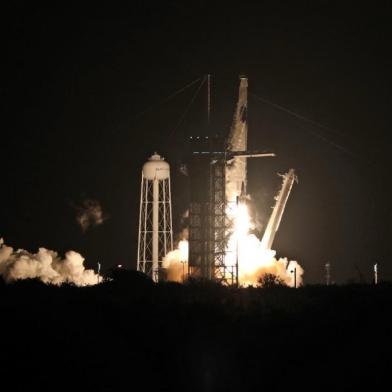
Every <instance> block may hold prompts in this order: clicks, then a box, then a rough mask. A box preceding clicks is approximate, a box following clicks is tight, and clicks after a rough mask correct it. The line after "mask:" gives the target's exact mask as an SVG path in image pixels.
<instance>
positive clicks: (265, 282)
mask: <svg viewBox="0 0 392 392" xmlns="http://www.w3.org/2000/svg"><path fill="white" fill-rule="evenodd" d="M257 283H258V286H259V287H264V288H271V287H277V286H280V287H282V286H287V285H286V283H285V282H284V280H283V279H282V278H281V277H279V276H277V275H274V274H270V273H265V274H263V275H261V276H260V278H259V279H258V281H257Z"/></svg>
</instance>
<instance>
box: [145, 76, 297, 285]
mask: <svg viewBox="0 0 392 392" xmlns="http://www.w3.org/2000/svg"><path fill="white" fill-rule="evenodd" d="M207 81H208V118H209V117H210V113H209V111H210V77H209V75H208V76H207ZM247 88H248V79H247V78H246V77H244V76H241V77H240V86H239V96H238V102H237V105H236V109H235V112H234V117H233V123H232V127H231V130H230V133H229V136H228V138H224V137H222V136H217V135H213V136H192V137H190V152H189V155H188V162H187V166H188V174H189V183H190V205H189V238H188V242H189V253H188V276H189V277H195V278H199V279H205V280H214V281H218V282H222V283H224V284H227V285H237V286H238V285H239V268H240V266H239V263H238V244H237V249H229V246H228V245H229V239H230V237H231V235H232V234H233V230H234V224H235V222H234V217H233V216H232V214H230V210H231V209H232V210H235V208H236V207H237V208H238V205H239V204H240V203H246V200H247V191H246V186H247V159H249V158H263V157H274V156H275V154H274V153H271V152H264V151H250V150H248V145H247V144H248V143H247V139H248V127H247V108H248V98H247ZM282 177H283V183H282V187H281V190H280V191H279V193H278V195H277V196H276V197H275V200H276V204H275V207H274V209H273V212H272V214H271V217H270V220H269V222H268V225H267V226H266V229H265V232H264V236H263V239H262V245H263V246H264V247H265V248H266V249H271V246H272V243H273V240H274V237H275V233H276V231H277V230H278V228H279V224H280V221H281V219H282V215H283V212H284V209H285V205H286V202H287V199H288V197H289V194H290V191H291V188H292V186H293V183H294V181H295V180H296V175H295V173H294V170H293V169H290V170H289V172H288V173H286V174H284V175H283V176H282ZM171 250H173V230H172V213H171V195H170V170H169V165H168V164H167V162H165V161H164V160H163V158H161V157H160V156H159V155H157V154H156V153H155V154H154V155H153V156H152V157H151V158H150V159H149V161H148V162H146V163H145V165H144V166H143V170H142V183H141V199H140V216H139V239H138V259H137V269H138V271H142V272H144V273H146V274H148V275H149V276H151V277H152V278H153V280H154V281H158V280H159V279H160V278H159V276H160V273H159V272H160V270H161V269H162V268H161V267H162V264H163V258H164V257H165V255H166V254H167V253H168V252H169V251H171ZM229 254H230V255H229ZM229 256H230V257H229ZM233 256H234V257H233Z"/></svg>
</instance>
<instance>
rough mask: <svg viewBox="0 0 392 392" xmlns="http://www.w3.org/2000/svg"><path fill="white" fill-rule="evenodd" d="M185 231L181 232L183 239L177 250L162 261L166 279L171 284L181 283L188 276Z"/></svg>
mask: <svg viewBox="0 0 392 392" xmlns="http://www.w3.org/2000/svg"><path fill="white" fill-rule="evenodd" d="M187 233H188V232H187V231H185V230H184V231H183V234H186V237H183V239H181V240H180V241H179V242H178V244H177V248H176V249H174V250H172V251H171V252H169V253H168V254H167V255H166V256H165V258H164V259H163V268H165V269H166V272H167V279H168V280H170V281H172V282H183V281H184V280H185V279H186V277H187V274H188V271H187V270H188V236H187Z"/></svg>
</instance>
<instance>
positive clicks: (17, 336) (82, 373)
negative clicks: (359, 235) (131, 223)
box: [0, 271, 392, 391]
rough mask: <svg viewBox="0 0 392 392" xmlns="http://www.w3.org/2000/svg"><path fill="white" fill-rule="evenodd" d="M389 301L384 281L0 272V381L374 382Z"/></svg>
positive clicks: (316, 386)
mask: <svg viewBox="0 0 392 392" xmlns="http://www.w3.org/2000/svg"><path fill="white" fill-rule="evenodd" d="M391 305H392V285H391V284H386V283H384V284H379V285H378V286H371V285H349V286H330V287H326V286H305V287H302V288H299V289H291V288H287V287H272V288H246V289H235V288H229V287H223V286H220V285H216V284H213V283H208V282H207V283H206V282H204V283H203V282H189V283H187V284H185V285H180V284H175V283H160V284H157V285H155V284H153V283H152V282H151V281H149V280H148V279H146V278H145V277H144V276H142V275H139V274H138V273H134V272H128V271H123V272H122V273H117V275H116V276H114V279H113V280H112V281H108V282H105V283H103V284H101V285H99V286H95V287H87V288H78V287H74V286H69V285H63V286H61V287H55V286H48V285H45V284H43V283H41V282H38V281H35V280H26V281H19V282H16V283H13V284H9V285H6V284H4V282H2V281H0V312H1V329H0V330H1V332H2V333H1V337H2V344H1V362H2V363H1V369H2V383H3V385H11V386H12V388H11V389H8V390H36V389H37V388H39V390H47V389H50V390H60V389H65V390H79V389H82V388H83V389H85V390H89V391H122V390H124V391H125V390H127V391H132V390H135V391H140V390H155V391H163V390H167V391H218V390H226V391H232V390H233V391H234V390H235V391H248V390H260V391H262V390H264V391H273V390H277V391H280V390H288V389H292V390H298V389H299V390H301V389H302V390H303V389H306V390H307V389H312V390H316V391H319V390H329V391H335V390H351V389H361V388H362V387H363V385H364V384H365V383H366V382H370V383H371V384H372V386H373V387H372V388H373V390H379V389H381V386H382V383H383V382H386V381H389V380H388V377H389V370H391V348H392V333H391V327H390V322H389V316H390V313H391V309H392V306H391ZM11 374H13V375H12V376H11ZM15 374H16V376H15ZM86 388H88V389H86ZM4 390H5V389H4Z"/></svg>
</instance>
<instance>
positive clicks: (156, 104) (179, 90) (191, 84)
mask: <svg viewBox="0 0 392 392" xmlns="http://www.w3.org/2000/svg"><path fill="white" fill-rule="evenodd" d="M202 79H203V81H204V78H203V77H202V76H200V77H199V78H197V79H195V80H193V81H192V82H190V83H188V84H187V85H185V86H184V87H181V88H180V89H178V90H176V91H174V92H173V93H172V94H170V95H168V96H167V97H166V98H163V99H162V100H161V101H158V102H156V103H154V104H152V105H151V106H149V107H147V108H146V109H144V110H142V111H141V112H139V113H138V114H136V115H135V116H134V117H133V120H137V119H138V118H140V117H143V116H144V115H145V114H146V113H148V112H150V111H151V110H152V109H154V108H155V107H158V106H160V105H163V104H164V103H166V102H168V101H170V100H171V99H172V98H174V97H175V96H177V95H178V94H181V93H182V92H183V91H185V90H186V89H188V88H189V87H192V86H193V85H194V84H196V83H197V82H200V80H202Z"/></svg>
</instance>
